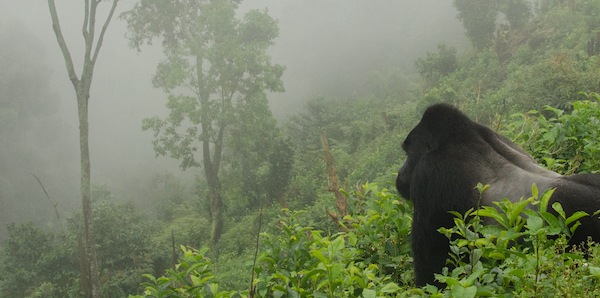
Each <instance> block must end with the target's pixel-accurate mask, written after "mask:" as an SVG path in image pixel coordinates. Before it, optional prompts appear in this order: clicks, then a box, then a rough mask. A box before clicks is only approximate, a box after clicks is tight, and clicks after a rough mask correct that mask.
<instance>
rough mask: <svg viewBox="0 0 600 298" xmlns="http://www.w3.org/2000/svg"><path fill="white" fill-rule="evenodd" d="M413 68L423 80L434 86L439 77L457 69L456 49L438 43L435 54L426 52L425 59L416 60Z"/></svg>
mask: <svg viewBox="0 0 600 298" xmlns="http://www.w3.org/2000/svg"><path fill="white" fill-rule="evenodd" d="M415 66H416V68H417V70H418V71H419V74H420V75H421V78H422V79H423V80H425V81H427V82H428V83H429V84H432V85H435V84H436V83H437V82H438V80H439V79H440V78H441V77H444V76H447V75H449V74H450V73H452V72H454V71H455V70H456V69H457V68H458V58H457V51H456V48H455V47H452V46H448V45H447V44H445V43H440V44H438V52H437V53H429V52H427V58H425V59H423V58H419V59H417V61H416V62H415Z"/></svg>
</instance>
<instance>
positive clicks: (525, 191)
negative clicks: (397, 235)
mask: <svg viewBox="0 0 600 298" xmlns="http://www.w3.org/2000/svg"><path fill="white" fill-rule="evenodd" d="M402 148H403V149H404V151H406V155H407V158H406V162H405V163H404V165H403V166H402V168H400V171H399V172H398V178H397V179H396V187H397V188H398V191H399V192H400V194H401V195H402V196H403V197H404V198H405V199H408V200H411V201H412V202H413V204H414V210H415V213H414V217H413V227H412V250H413V257H414V267H415V275H416V285H417V286H423V285H425V284H435V285H439V283H437V282H436V281H435V279H434V275H433V274H434V273H441V269H442V268H443V267H444V266H446V258H447V257H448V253H449V251H450V249H449V243H448V239H447V238H446V236H444V235H442V234H440V233H439V232H438V231H437V229H439V228H440V227H446V228H450V227H452V226H453V216H452V215H451V214H449V213H448V211H457V212H460V213H464V212H466V211H467V210H468V209H470V208H476V207H477V204H478V200H479V193H478V191H477V190H475V189H474V187H475V186H476V185H477V183H479V182H481V183H483V184H484V185H485V184H489V185H490V188H489V189H488V190H487V191H486V192H484V195H483V197H482V202H481V203H482V205H487V206H492V202H493V201H500V200H502V199H504V198H508V199H509V200H512V201H517V200H519V199H520V198H521V197H526V198H527V197H530V196H531V186H532V184H533V183H536V185H537V186H538V189H539V192H540V193H542V192H544V191H545V190H546V189H548V188H554V187H556V188H557V189H556V191H555V192H554V195H553V197H552V199H551V202H550V204H552V203H553V202H556V201H558V202H560V203H561V204H562V206H563V209H564V210H565V212H566V213H567V216H568V215H570V214H572V213H574V212H576V211H579V210H581V211H586V212H587V213H589V214H592V213H594V212H595V211H596V210H598V209H600V174H578V175H571V176H561V175H559V174H557V173H554V172H551V171H548V170H546V169H544V168H542V167H540V166H538V165H537V163H536V162H535V161H534V160H533V159H532V158H531V156H530V155H529V154H528V153H527V152H526V151H525V150H523V149H521V148H520V147H519V146H517V145H515V144H514V143H512V142H511V141H510V140H508V139H507V138H505V137H503V136H501V135H499V134H498V133H496V132H494V131H493V130H491V129H489V128H487V127H485V126H482V125H480V124H477V123H475V122H473V121H471V120H470V119H469V118H468V117H467V116H465V115H464V114H463V113H461V112H460V111H459V110H457V109H456V108H454V107H452V106H449V105H446V104H438V105H433V106H431V107H429V108H428V109H427V110H426V111H425V113H424V115H423V118H422V119H421V122H420V123H419V124H418V125H417V126H416V127H415V128H414V129H413V130H412V131H411V132H410V133H409V135H408V136H407V137H406V140H405V141H404V143H403V144H402ZM580 221H581V224H582V226H580V227H579V228H578V229H577V230H576V233H575V235H574V236H573V238H572V239H571V244H578V243H580V242H582V241H585V240H586V239H587V237H588V236H591V237H592V239H594V240H595V241H600V220H598V219H597V217H593V218H592V217H584V218H582V219H581V220H580Z"/></svg>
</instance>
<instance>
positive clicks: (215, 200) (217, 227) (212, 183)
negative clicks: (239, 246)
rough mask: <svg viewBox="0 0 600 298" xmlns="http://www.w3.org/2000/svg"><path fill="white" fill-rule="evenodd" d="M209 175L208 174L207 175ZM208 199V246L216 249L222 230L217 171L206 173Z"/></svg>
mask: <svg viewBox="0 0 600 298" xmlns="http://www.w3.org/2000/svg"><path fill="white" fill-rule="evenodd" d="M209 175H210V176H209ZM206 180H207V183H208V199H209V201H210V215H211V221H212V223H211V228H210V246H211V248H212V249H213V250H215V251H216V245H217V243H218V242H219V239H220V238H221V232H222V231H223V201H222V198H221V181H219V176H218V174H217V173H211V174H207V177H206Z"/></svg>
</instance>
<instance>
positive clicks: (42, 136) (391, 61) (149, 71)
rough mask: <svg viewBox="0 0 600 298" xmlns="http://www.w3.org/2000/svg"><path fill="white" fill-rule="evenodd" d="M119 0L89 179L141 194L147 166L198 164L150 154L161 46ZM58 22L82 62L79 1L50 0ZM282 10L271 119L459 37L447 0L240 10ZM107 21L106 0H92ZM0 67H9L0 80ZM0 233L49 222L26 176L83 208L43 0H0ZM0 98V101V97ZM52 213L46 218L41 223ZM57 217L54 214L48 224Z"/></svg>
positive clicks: (71, 123) (99, 83)
mask: <svg viewBox="0 0 600 298" xmlns="http://www.w3.org/2000/svg"><path fill="white" fill-rule="evenodd" d="M133 4H134V2H133V1H123V2H120V3H119V6H118V8H117V12H116V14H115V17H114V18H113V20H112V21H111V24H110V26H109V28H108V31H107V33H106V35H105V39H104V42H103V46H102V49H101V50H100V54H99V57H98V63H96V67H95V71H94V78H93V82H92V89H91V97H90V101H89V107H90V109H89V124H90V134H89V138H90V141H89V142H90V158H91V170H92V184H93V185H95V186H103V185H105V186H106V188H107V189H108V190H110V191H111V192H112V194H113V195H114V196H115V198H118V199H119V200H130V201H133V202H135V203H136V204H137V205H139V207H143V206H144V197H145V196H146V195H147V193H145V189H146V188H147V186H148V185H150V183H151V178H152V176H153V175H156V174H162V173H165V172H166V171H170V172H173V173H174V174H175V175H177V176H178V177H180V178H181V179H182V180H183V181H188V182H189V183H191V182H192V181H193V179H194V177H195V175H197V174H199V173H200V171H198V169H192V170H188V171H186V172H181V171H180V170H179V168H178V164H179V162H178V161H177V160H174V159H171V158H169V157H160V158H155V153H154V150H153V148H152V144H151V140H152V139H153V134H152V132H142V131H141V123H142V119H144V118H148V117H152V116H155V115H158V116H160V117H164V116H166V115H167V114H168V109H167V108H166V107H165V103H166V95H165V94H163V92H162V91H161V90H159V89H154V88H153V87H152V84H151V76H152V75H153V74H154V71H155V67H156V65H157V63H158V62H159V61H160V60H161V59H162V57H163V55H162V52H161V50H160V47H158V46H154V47H152V46H146V47H144V48H143V49H142V52H141V53H137V51H135V50H132V49H130V48H129V47H128V44H127V40H126V39H125V37H124V35H125V31H126V23H125V21H123V20H121V19H120V18H118V17H117V16H118V14H120V13H121V12H123V11H126V10H128V9H130V8H131V7H133ZM56 5H57V10H58V14H59V18H60V22H61V27H62V29H63V34H64V36H65V39H66V41H67V44H68V46H69V49H70V50H71V55H72V56H73V60H74V62H75V69H76V72H77V73H78V74H79V73H80V71H81V70H80V69H81V65H79V64H78V63H80V61H81V60H82V54H83V48H82V47H83V38H82V35H81V26H82V22H83V20H82V18H83V16H82V15H83V13H82V11H83V3H82V2H80V1H64V0H57V1H56ZM265 8H268V10H269V14H270V15H271V16H272V17H273V18H274V19H277V20H279V37H278V38H277V39H275V45H274V46H273V47H271V48H270V49H269V52H270V54H271V56H272V62H273V63H277V64H281V65H284V66H286V68H287V69H286V71H285V72H284V75H283V77H282V80H283V81H284V84H285V85H284V86H285V89H286V92H285V93H279V94H270V95H269V102H270V106H271V109H272V111H273V113H274V115H275V117H276V118H277V119H279V120H283V119H285V117H287V116H289V115H292V114H296V113H298V112H299V111H301V110H302V109H303V105H304V102H306V100H307V99H309V98H311V97H313V96H318V95H323V96H328V97H342V96H346V95H349V94H361V92H363V91H364V90H363V89H364V88H365V86H364V84H365V78H366V77H367V76H368V75H369V74H370V73H372V72H374V71H386V70H387V69H391V68H397V69H401V70H402V72H404V73H405V74H412V73H414V61H415V60H416V59H417V58H418V57H419V55H424V53H426V52H427V51H435V49H436V46H437V44H438V43H439V42H446V43H448V44H451V45H454V46H457V47H458V48H459V49H460V48H464V47H466V46H467V41H466V39H465V38H464V35H463V28H462V27H461V25H460V23H459V21H458V20H457V19H456V14H457V13H456V10H455V9H454V7H453V6H452V2H451V1H450V0H445V1H439V0H423V1H408V0H397V1H389V0H386V1H356V0H352V1H341V0H338V1H316V0H309V1H291V0H278V1H273V0H271V1H266V0H246V1H244V2H242V4H241V6H240V9H239V10H238V11H237V13H238V14H239V15H243V14H244V13H245V12H247V11H248V10H250V9H260V10H264V9H265ZM99 9H100V11H99V12H98V14H97V16H98V22H102V23H103V22H104V20H105V16H106V13H107V10H108V9H109V7H108V5H100V7H99ZM6 73H11V74H14V73H18V74H19V75H18V76H15V77H17V78H18V79H13V80H12V81H8V80H7V79H5V78H4V76H5V75H4V74H6ZM4 103H7V104H8V105H9V106H10V107H12V108H13V109H12V110H11V111H18V113H16V114H15V113H14V112H10V113H9V112H7V111H8V110H6V111H3V110H0V145H2V148H6V149H4V150H3V151H1V152H0V241H1V240H3V239H4V237H5V236H6V231H5V225H6V224H7V223H9V222H24V221H27V220H32V221H33V222H34V223H36V224H37V225H40V226H41V227H43V228H44V229H49V230H51V229H54V228H56V225H57V224H58V221H57V220H56V216H55V214H54V210H53V208H52V205H51V203H50V202H49V201H48V199H47V198H46V196H45V194H44V191H43V190H42V188H41V187H40V185H39V184H38V182H37V181H36V180H35V178H34V177H33V176H32V174H34V175H36V176H37V177H38V178H40V180H41V181H42V183H43V185H44V187H45V188H46V190H47V192H48V195H49V196H50V197H51V198H52V200H54V202H55V203H58V205H57V207H58V211H59V213H60V215H61V218H66V217H68V216H69V215H70V212H71V210H72V209H73V208H80V207H81V206H80V204H81V203H80V202H81V196H80V193H79V185H80V160H79V137H78V120H77V108H76V104H75V103H76V98H75V93H74V90H73V86H72V85H71V82H70V81H69V79H68V76H67V72H66V68H65V64H64V59H63V57H62V54H61V52H60V49H59V47H58V44H57V42H56V38H55V35H54V32H53V31H52V27H51V20H50V14H49V12H48V5H47V3H46V1H33V0H21V1H16V0H15V1H11V0H1V1H0V104H4ZM0 108H2V106H0ZM48 223H50V224H48ZM52 223H54V224H52Z"/></svg>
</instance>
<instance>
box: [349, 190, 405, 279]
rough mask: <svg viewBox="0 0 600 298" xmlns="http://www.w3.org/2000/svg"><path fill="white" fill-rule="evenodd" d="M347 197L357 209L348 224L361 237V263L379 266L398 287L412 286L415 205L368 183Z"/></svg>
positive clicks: (351, 211)
mask: <svg viewBox="0 0 600 298" xmlns="http://www.w3.org/2000/svg"><path fill="white" fill-rule="evenodd" d="M347 195H348V201H349V204H350V205H351V206H354V207H353V208H351V209H350V216H348V217H346V218H345V220H346V221H348V222H349V223H350V226H352V228H353V230H352V231H353V232H354V233H356V235H357V236H358V240H357V242H356V244H355V246H356V247H357V248H359V249H361V250H362V256H361V259H362V261H363V262H365V263H367V264H376V265H377V266H378V267H379V269H380V272H381V273H380V274H383V275H386V276H389V277H390V278H391V280H392V281H394V282H396V283H398V284H405V285H412V282H413V278H414V276H413V272H412V265H411V263H412V258H411V257H410V252H411V248H410V228H411V226H412V204H410V202H409V201H404V200H402V201H400V200H399V197H398V196H397V195H395V194H393V193H390V192H388V190H387V189H385V188H384V189H382V190H381V191H379V190H378V187H377V184H369V183H367V184H366V185H364V186H362V187H361V190H359V191H355V192H351V193H350V194H347Z"/></svg>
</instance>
